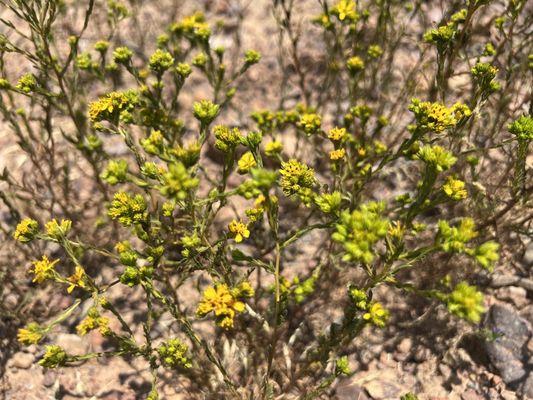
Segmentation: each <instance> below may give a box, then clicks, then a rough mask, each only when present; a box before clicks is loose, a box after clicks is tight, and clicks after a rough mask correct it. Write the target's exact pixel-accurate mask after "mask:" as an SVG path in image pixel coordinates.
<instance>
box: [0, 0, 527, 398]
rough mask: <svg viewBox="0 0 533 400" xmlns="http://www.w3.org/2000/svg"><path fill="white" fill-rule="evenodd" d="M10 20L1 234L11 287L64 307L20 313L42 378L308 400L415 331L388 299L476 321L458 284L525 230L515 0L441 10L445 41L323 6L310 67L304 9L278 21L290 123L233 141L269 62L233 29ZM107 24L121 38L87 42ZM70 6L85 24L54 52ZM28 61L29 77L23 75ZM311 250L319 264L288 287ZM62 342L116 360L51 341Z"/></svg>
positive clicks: (344, 0) (523, 98) (521, 70)
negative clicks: (137, 364)
mask: <svg viewBox="0 0 533 400" xmlns="http://www.w3.org/2000/svg"><path fill="white" fill-rule="evenodd" d="M1 3H2V4H3V5H5V6H6V7H8V9H9V10H11V11H12V14H11V19H6V20H2V22H3V23H4V24H5V25H7V26H8V27H9V26H12V25H13V24H15V23H16V24H17V25H18V24H21V25H23V26H24V29H25V30H27V34H24V33H23V31H22V30H18V29H16V30H15V29H14V30H12V31H11V34H10V35H8V36H1V41H0V67H1V75H2V80H1V81H0V83H1V84H0V87H1V89H0V90H1V92H0V93H1V101H0V111H1V113H2V117H3V120H4V123H5V125H6V127H5V129H6V130H8V131H9V135H10V138H12V140H13V143H15V142H16V143H17V144H18V145H19V147H20V150H21V151H22V152H23V153H25V154H26V155H27V163H29V164H30V165H32V169H31V170H29V172H25V173H24V174H20V173H18V171H16V170H13V169H9V168H7V169H5V170H4V172H3V174H2V176H1V180H2V182H3V185H4V186H3V188H4V189H2V190H1V191H0V195H1V197H0V198H1V199H2V201H3V205H4V206H5V210H6V213H7V214H9V218H7V219H6V221H5V222H2V231H3V232H4V235H5V236H6V237H7V236H8V235H9V237H10V238H11V239H10V241H9V246H16V248H17V249H18V251H19V252H20V258H21V260H24V262H26V264H28V263H29V262H31V266H30V267H29V268H28V272H29V274H30V278H29V279H25V278H24V277H21V276H20V274H15V273H14V272H13V271H9V272H8V274H9V275H7V276H16V279H12V280H11V281H12V282H17V283H15V284H14V285H13V286H15V287H17V292H18V291H20V290H21V289H20V288H22V287H23V288H24V291H26V292H28V291H31V290H39V288H35V289H34V288H30V287H29V286H32V285H30V283H29V280H31V281H32V282H35V283H37V284H39V287H42V286H46V287H50V288H51V289H50V290H52V292H47V293H55V295H54V296H68V302H69V305H68V307H66V308H63V309H57V308H53V307H51V308H50V309H49V311H50V312H51V314H55V315H42V316H40V317H38V316H37V315H33V316H32V313H31V310H29V311H27V313H26V314H20V315H18V316H17V319H16V321H17V322H16V324H18V326H19V328H20V329H19V331H18V339H19V342H20V343H21V344H23V345H29V344H39V345H41V344H44V345H45V347H44V349H43V356H42V358H41V360H40V361H39V364H40V365H42V366H43V367H46V368H56V367H68V366H73V365H77V364H78V363H79V362H82V361H86V360H89V359H93V358H108V357H138V358H140V359H143V360H145V362H146V363H147V365H148V367H149V369H150V370H151V372H152V376H153V382H152V389H151V391H150V393H149V394H146V395H147V396H148V397H147V398H150V399H156V398H158V394H157V393H158V388H159V379H160V377H161V374H162V370H163V369H167V370H169V371H171V372H172V373H173V374H174V375H175V376H176V377H179V380H180V382H181V383H183V387H184V388H185V389H184V390H186V391H188V393H189V395H190V396H191V398H193V397H194V398H205V397H203V396H217V397H209V398H264V399H267V398H275V397H276V398H277V396H280V395H284V394H285V395H287V396H288V397H287V398H293V397H294V398H302V399H312V398H319V397H321V396H327V395H328V393H330V390H331V387H332V385H334V382H335V381H336V378H338V377H339V376H341V375H348V374H350V373H351V372H350V367H349V361H348V357H347V356H348V355H350V354H351V351H353V349H352V350H350V349H351V347H349V344H350V343H352V342H354V341H355V340H357V338H358V337H359V336H360V335H362V334H363V333H364V330H365V329H366V330H376V329H381V328H383V329H387V327H388V324H392V325H393V324H394V323H395V322H398V321H399V320H401V319H402V318H404V316H401V315H400V314H399V313H398V314H396V312H395V308H394V305H393V304H390V303H387V301H386V299H385V298H380V297H381V296H382V294H383V290H384V288H387V289H386V290H388V291H390V293H393V294H394V296H396V298H404V299H405V298H410V297H421V298H425V299H427V301H428V302H431V303H433V304H435V305H436V304H440V305H442V307H445V308H447V309H448V310H449V312H450V313H451V315H455V316H456V317H459V318H462V319H465V320H466V321H469V322H470V323H472V324H474V328H472V329H475V324H477V323H479V322H480V320H481V316H482V313H483V311H484V303H483V295H482V293H481V291H480V290H479V289H478V288H476V287H475V286H473V285H471V284H469V283H467V280H472V281H477V282H478V283H479V282H481V283H482V282H483V280H481V279H480V277H484V276H485V277H486V276H487V274H488V272H489V271H492V270H493V269H494V267H495V265H496V264H497V262H498V260H499V257H500V256H499V254H498V252H499V250H500V248H501V247H502V246H507V245H508V243H507V242H505V240H503V239H504V238H506V237H507V236H506V235H509V234H510V233H511V232H512V231H513V230H514V231H519V232H528V231H527V229H528V228H527V225H526V224H527V223H528V221H530V220H531V214H530V211H529V214H528V213H527V211H526V209H527V207H528V206H531V197H530V194H531V187H530V186H528V184H529V183H528V180H527V174H528V167H527V164H526V158H527V155H528V149H529V144H530V142H531V140H532V137H533V135H532V123H531V116H530V115H529V114H528V112H530V107H529V109H528V103H527V93H526V92H525V90H524V88H525V87H526V82H527V79H528V78H527V77H528V76H529V78H530V75H531V65H530V64H531V62H530V57H531V56H530V55H529V54H527V48H526V47H525V46H519V47H517V48H515V47H514V45H513V43H517V42H519V40H520V39H524V38H523V36H524V35H525V33H524V32H525V30H524V29H522V28H524V25H525V24H526V23H527V20H526V18H525V16H524V13H525V1H510V2H505V4H506V8H505V10H504V11H503V14H502V11H501V9H500V8H499V7H497V6H496V4H495V3H498V2H496V1H479V0H476V1H474V0H470V1H467V2H466V5H465V8H464V9H459V5H458V4H457V2H450V4H449V8H448V9H446V10H445V11H446V12H445V14H444V16H443V18H442V21H441V22H440V23H439V24H438V26H433V27H427V26H424V23H425V22H424V21H425V18H424V15H425V11H424V8H425V5H424V4H425V3H428V2H423V1H413V2H403V1H377V2H374V1H359V2H357V4H356V2H354V1H351V0H340V1H338V2H335V3H331V2H327V1H321V2H319V3H320V4H321V5H322V7H321V8H320V9H318V10H317V14H318V15H316V16H315V17H313V18H312V19H309V20H307V21H305V23H306V24H307V25H306V26H307V29H309V30H311V33H309V35H313V38H312V41H313V42H314V41H317V40H319V39H318V38H321V40H322V41H323V43H322V45H321V47H318V46H316V47H315V48H313V51H315V52H316V61H304V58H303V50H302V45H301V43H302V42H303V41H305V40H306V39H305V37H302V36H301V35H300V34H299V33H298V32H297V29H296V27H295V24H296V23H295V22H294V20H293V19H292V18H294V13H293V12H292V11H293V7H295V5H294V3H295V2H292V1H285V0H281V1H273V2H272V5H271V7H272V11H273V14H274V16H275V19H276V21H277V23H278V29H279V38H280V48H279V51H280V54H281V56H280V59H279V70H280V71H281V72H282V73H283V74H284V75H285V77H286V79H285V80H284V81H283V82H284V83H282V84H281V85H280V101H279V102H278V103H277V104H279V106H275V105H274V104H276V103H274V102H273V101H272V102H268V101H265V102H264V103H265V104H268V106H269V108H268V109H261V110H247V111H250V117H249V118H248V119H247V120H246V121H243V122H242V123H239V124H237V123H236V122H235V119H233V118H231V116H230V115H231V111H232V110H233V109H235V108H237V109H239V107H241V108H242V109H240V110H239V111H240V112H243V111H245V109H246V106H245V105H244V103H245V102H243V101H242V100H241V101H240V100H239V98H238V96H239V92H240V90H241V89H243V88H244V89H243V90H246V89H245V88H246V86H247V85H249V84H250V80H249V78H248V77H247V75H248V73H249V72H253V69H254V68H261V64H262V62H263V61H262V60H264V59H265V57H262V55H261V54H260V53H259V52H258V51H256V50H253V49H246V50H244V51H242V49H240V48H239V47H238V43H235V49H232V50H236V51H237V52H239V51H240V52H241V55H240V58H238V57H234V56H233V55H229V51H227V50H226V49H225V48H223V47H214V45H213V43H215V41H214V40H213V37H216V35H220V34H221V26H219V25H216V24H213V23H211V22H210V21H209V20H208V19H207V18H206V17H205V15H204V14H203V13H201V12H196V13H193V14H190V15H188V16H184V17H182V18H181V19H179V20H178V21H177V22H176V21H173V22H172V23H171V24H170V25H169V26H168V28H167V29H166V30H165V31H164V32H160V33H161V36H159V37H158V38H157V39H155V38H152V39H153V41H152V42H151V43H150V44H149V46H148V47H146V46H143V45H140V44H139V46H137V45H135V46H134V45H133V44H131V45H129V46H126V45H124V43H122V42H121V40H120V35H118V34H117V33H118V32H119V31H120V29H121V28H120V26H122V25H121V24H122V23H123V21H127V20H128V18H130V17H131V18H133V16H135V10H134V9H131V10H130V9H128V8H127V7H126V6H125V4H122V3H121V2H117V1H108V2H107V7H106V6H105V5H103V4H101V3H100V2H94V1H93V0H87V1H85V2H79V4H78V3H76V4H72V5H70V4H69V5H67V3H64V2H60V1H55V0H46V1H39V2H37V1H30V2H26V1H1ZM433 3H436V2H429V3H428V4H427V6H428V7H431V5H432V4H433ZM452 3H453V4H452ZM101 9H104V11H105V13H104V14H105V18H106V21H107V22H106V25H105V27H106V28H105V30H107V31H109V32H110V34H109V35H105V36H104V35H102V37H99V38H98V40H96V41H94V43H87V40H85V39H84V34H85V33H86V30H87V29H88V27H90V26H91V24H92V23H96V22H95V21H93V20H97V19H98V18H101V15H100V13H99V11H101ZM75 10H77V11H80V10H82V11H83V12H84V21H83V24H82V26H81V27H76V28H75V29H74V30H73V33H72V36H71V37H69V38H64V37H62V31H61V28H60V21H62V20H66V19H68V18H69V16H70V15H72V13H73V12H74V11H75ZM132 15H133V16H132ZM489 17H490V18H489ZM492 20H495V24H494V26H491V27H488V26H487V21H492ZM15 21H16V22H15ZM407 21H415V23H413V24H411V23H410V22H407ZM400 22H401V23H400ZM490 23H492V22H490ZM426 28H427V29H426ZM480 30H481V33H479V32H480ZM474 32H476V33H474ZM496 32H499V33H500V35H499V36H498V38H497V39H496V36H495V34H496ZM476 35H477V36H476ZM496 40H498V41H499V42H498V43H496ZM524 40H525V39H524ZM487 41H489V42H487ZM286 42H287V43H289V44H290V46H288V49H287V48H286V46H284V44H285V43H286ZM480 44H481V46H480ZM485 44H486V46H485ZM150 46H151V47H150ZM411 51H414V52H415V53H416V54H415V56H414V57H412V58H411V59H410V62H409V63H407V64H408V65H396V63H400V62H401V60H400V57H401V55H402V54H405V53H409V52H411ZM232 54H236V53H232ZM528 57H529V58H528ZM18 60H21V62H23V64H21V65H24V67H25V68H27V70H28V71H30V70H31V71H32V72H27V73H25V74H23V75H22V76H21V77H19V78H15V79H14V78H12V77H10V74H11V72H10V71H11V70H10V69H9V66H10V65H12V64H13V63H15V62H18ZM191 65H192V66H191ZM31 66H33V67H32V68H30V67H31ZM465 74H466V76H469V77H470V81H467V82H463V83H461V84H459V83H456V82H455V81H454V79H455V78H457V77H460V76H465ZM528 74H529V75H528ZM190 76H194V77H195V79H203V80H204V81H205V82H206V83H207V84H208V85H209V87H210V92H209V94H207V93H205V91H204V92H198V93H194V90H195V86H194V85H192V84H190V80H191V79H192V78H191V77H190ZM428 76H429V77H428ZM252 84H253V83H252ZM284 85H285V86H287V85H288V86H290V87H291V88H292V89H294V90H295V91H296V92H297V98H298V100H299V103H294V104H291V103H290V100H289V96H288V95H287V94H286V93H287V89H286V88H285V87H284ZM260 89H261V88H260V87H255V86H252V89H251V90H252V93H253V95H254V96H256V97H259V96H261V90H260ZM186 92H193V95H194V98H195V99H198V100H197V101H194V102H192V101H188V102H187V101H182V100H181V97H180V96H182V95H183V93H186ZM247 111H246V112H247ZM117 148H118V149H120V151H117ZM517 150H518V151H517ZM497 153H498V154H500V155H501V154H503V155H504V156H503V157H497V156H496V155H495V154H497ZM405 171H408V173H407V174H406V175H407V176H405V177H401V174H402V173H404V172H405ZM503 171H505V172H503ZM512 171H513V173H508V172H512ZM398 177H401V178H398ZM391 187H393V188H394V191H392V190H390V188H391ZM58 221H60V222H58ZM529 233H530V228H529ZM309 238H312V242H311V243H310V242H309V240H308V239H309ZM497 239H498V240H501V241H502V243H501V244H498V243H497V242H498V240H497ZM298 248H300V249H303V252H304V253H305V252H308V253H310V254H311V253H312V254H313V257H312V258H311V259H310V260H308V261H307V262H304V261H302V260H303V258H301V257H300V258H297V261H298V265H297V267H289V265H294V263H292V262H291V260H292V258H293V257H294V255H295V254H297V252H296V249H298ZM300 255H301V254H300ZM21 265H22V263H21ZM28 265H30V264H28ZM15 267H16V265H14V263H13V261H12V262H10V263H9V265H8V270H12V269H14V268H15ZM427 274H430V275H431V276H432V279H431V282H430V283H428V282H427V281H425V280H424V279H422V278H423V276H424V275H427ZM7 281H8V279H6V282H7ZM333 294H335V296H332V295H333ZM133 299H136V301H139V302H140V306H138V307H140V311H141V314H142V317H141V318H140V319H139V320H133V319H131V318H128V314H129V313H130V312H131V311H132V308H134V307H137V306H134V305H133ZM331 299H335V300H334V303H331V302H330V301H333V300H331ZM128 300H131V303H130V302H129V301H128ZM335 312H336V314H335V317H336V319H335V320H334V321H333V322H331V315H333V314H334V313H335ZM32 319H35V320H32ZM169 320H171V321H172V322H171V323H169V322H168V321H169ZM453 320H454V321H458V320H457V319H453ZM135 321H137V322H135ZM24 323H26V325H25V326H24ZM72 324H74V325H75V328H74V330H73V331H75V332H77V334H79V335H80V336H83V335H86V334H88V333H89V332H91V331H98V332H99V334H101V335H103V336H104V337H105V338H106V343H108V346H106V350H103V351H98V352H94V353H89V354H69V353H67V352H66V351H65V350H64V349H62V348H61V347H59V346H58V345H56V344H54V338H55V336H56V333H57V332H58V331H59V330H61V329H72V326H73V325H72ZM303 332H305V333H303ZM228 343H233V344H235V345H236V348H237V350H235V351H234V352H233V354H228V351H227V346H226V345H225V344H228ZM235 363H237V364H238V366H237V367H235ZM300 382H305V384H301V383H300ZM291 396H292V397H291ZM408 397H409V398H411V397H415V396H414V395H411V394H409V395H406V396H405V398H408Z"/></svg>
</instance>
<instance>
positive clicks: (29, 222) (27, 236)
mask: <svg viewBox="0 0 533 400" xmlns="http://www.w3.org/2000/svg"><path fill="white" fill-rule="evenodd" d="M37 233H39V224H38V223H37V221H35V220H34V219H31V218H24V219H23V220H22V221H20V223H19V224H18V225H17V229H16V230H15V233H14V234H13V237H14V238H15V240H18V241H19V242H22V243H27V242H30V241H31V240H33V238H34V237H35V235H37Z"/></svg>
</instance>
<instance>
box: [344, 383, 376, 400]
mask: <svg viewBox="0 0 533 400" xmlns="http://www.w3.org/2000/svg"><path fill="white" fill-rule="evenodd" d="M335 394H336V398H337V399H339V400H370V399H369V398H368V396H367V395H366V393H365V391H364V389H363V388H361V387H360V386H357V385H353V384H352V385H342V384H340V385H339V387H338V388H337V389H336V390H335Z"/></svg>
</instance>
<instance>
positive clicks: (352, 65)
mask: <svg viewBox="0 0 533 400" xmlns="http://www.w3.org/2000/svg"><path fill="white" fill-rule="evenodd" d="M346 67H347V68H348V71H350V72H351V73H352V74H355V73H356V72H359V71H361V70H363V69H364V68H365V62H364V61H363V59H362V58H361V57H358V56H353V57H350V58H349V59H348V60H347V61H346Z"/></svg>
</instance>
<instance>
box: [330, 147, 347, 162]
mask: <svg viewBox="0 0 533 400" xmlns="http://www.w3.org/2000/svg"><path fill="white" fill-rule="evenodd" d="M344 156H346V150H344V149H337V150H333V151H330V152H329V159H330V160H331V161H338V160H341V159H343V158H344Z"/></svg>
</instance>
